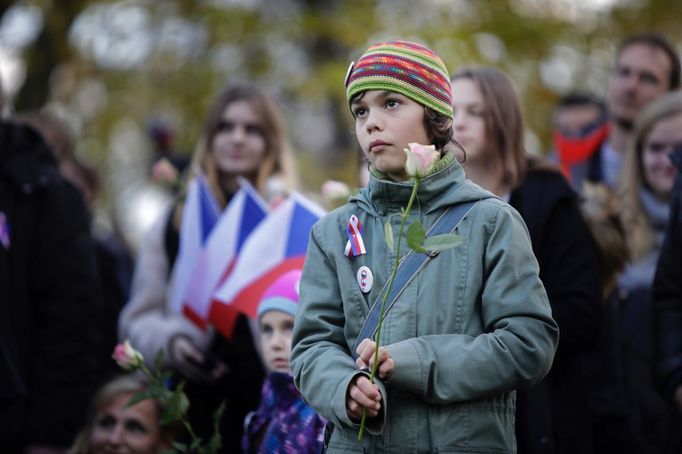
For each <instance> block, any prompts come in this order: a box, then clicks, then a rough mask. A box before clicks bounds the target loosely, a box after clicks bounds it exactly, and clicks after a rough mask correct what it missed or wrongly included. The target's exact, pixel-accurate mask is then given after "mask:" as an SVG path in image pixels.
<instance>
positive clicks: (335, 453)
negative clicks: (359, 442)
mask: <svg viewBox="0 0 682 454" xmlns="http://www.w3.org/2000/svg"><path fill="white" fill-rule="evenodd" d="M324 452H325V454H342V453H344V452H351V453H356V454H361V453H364V452H365V450H364V448H363V447H362V446H353V445H346V444H343V443H334V444H333V445H331V446H329V447H327V450H326V451H324Z"/></svg>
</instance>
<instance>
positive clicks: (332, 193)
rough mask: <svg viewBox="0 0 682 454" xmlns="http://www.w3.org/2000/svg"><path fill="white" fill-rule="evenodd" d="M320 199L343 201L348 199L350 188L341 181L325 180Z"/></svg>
mask: <svg viewBox="0 0 682 454" xmlns="http://www.w3.org/2000/svg"><path fill="white" fill-rule="evenodd" d="M322 197H324V198H325V199H328V200H334V199H344V198H347V197H350V188H349V187H348V185H347V184H346V183H342V182H341V181H336V180H327V181H325V182H324V183H322Z"/></svg>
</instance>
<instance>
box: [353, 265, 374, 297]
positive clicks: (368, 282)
mask: <svg viewBox="0 0 682 454" xmlns="http://www.w3.org/2000/svg"><path fill="white" fill-rule="evenodd" d="M355 277H356V279H357V280H358V285H359V286H360V290H362V293H369V291H370V290H372V284H374V276H373V275H372V270H370V269H369V268H367V267H366V266H361V267H360V269H358V273H357V274H356V275H355Z"/></svg>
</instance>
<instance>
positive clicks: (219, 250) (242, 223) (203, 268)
mask: <svg viewBox="0 0 682 454" xmlns="http://www.w3.org/2000/svg"><path fill="white" fill-rule="evenodd" d="M240 185H241V187H240V189H239V190H238V191H237V192H236V193H235V194H234V195H233V196H232V198H231V199H230V202H229V203H228V205H227V207H226V208H225V210H224V211H223V213H222V214H221V215H220V218H219V219H218V222H217V223H216V224H215V226H214V227H213V230H211V232H210V234H209V236H208V238H207V239H206V241H205V242H204V244H203V247H202V250H201V252H200V253H199V256H198V258H197V261H196V263H195V266H194V272H193V273H192V276H191V278H190V280H189V283H188V286H187V292H186V294H185V298H184V301H183V307H182V312H183V314H184V315H185V316H186V317H187V318H189V319H190V320H192V321H193V322H194V323H195V324H196V325H197V326H199V327H200V328H202V329H206V321H207V320H208V314H209V309H210V307H211V296H212V294H213V292H214V291H215V290H216V288H217V287H218V285H219V284H221V283H222V282H223V281H224V280H225V279H226V277H227V276H228V275H229V274H230V273H231V272H232V269H233V268H234V264H235V261H236V258H237V256H238V254H239V252H240V250H241V248H242V246H243V245H244V243H245V242H246V239H247V238H248V237H249V235H250V234H251V232H252V231H253V230H254V229H255V228H256V226H258V224H260V222H261V221H262V220H263V219H265V216H266V215H267V211H268V207H267V204H266V203H265V201H264V200H263V199H262V198H261V196H260V194H258V192H257V191H256V190H255V189H254V188H253V186H251V184H249V182H248V181H246V180H244V179H241V180H240Z"/></svg>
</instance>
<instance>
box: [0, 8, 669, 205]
mask: <svg viewBox="0 0 682 454" xmlns="http://www.w3.org/2000/svg"><path fill="white" fill-rule="evenodd" d="M15 3H17V4H32V5H38V6H39V7H40V8H42V10H43V16H44V18H45V19H44V27H43V29H42V31H41V33H40V35H39V36H38V38H37V39H36V40H35V41H34V42H33V43H32V44H31V45H30V46H28V47H27V48H25V49H24V51H23V60H24V62H25V64H26V70H27V77H26V81H25V83H24V85H23V87H22V89H21V91H20V92H19V95H18V97H17V99H16V102H15V105H16V107H17V109H18V110H24V109H28V108H37V107H40V106H42V105H44V104H46V103H48V102H50V103H51V104H52V105H53V107H54V105H57V106H58V107H61V108H62V109H64V110H65V111H67V112H68V113H69V115H71V117H73V118H75V119H76V120H77V121H76V122H75V123H77V124H80V125H82V128H81V130H80V131H81V139H82V140H81V142H80V152H81V154H85V155H87V156H88V157H89V158H90V160H91V161H92V162H94V163H95V164H97V165H99V166H101V167H103V168H104V170H106V172H105V175H107V176H108V177H109V179H110V180H113V179H116V178H118V175H119V174H121V173H126V172H127V173H131V172H134V171H136V170H138V169H139V167H140V163H143V162H144V160H141V159H140V155H145V154H146V153H147V152H148V151H149V147H148V144H146V143H145V142H144V131H145V126H146V124H147V123H148V120H149V118H150V117H152V116H156V115H161V116H163V117H164V118H166V119H167V120H168V122H169V123H170V124H171V125H172V126H173V128H174V129H175V132H176V138H177V142H178V147H179V148H180V149H181V150H186V151H187V152H189V151H190V150H192V149H193V148H194V144H195V143H196V141H197V136H198V134H199V133H200V131H201V122H202V121H203V117H204V114H205V111H206V109H207V106H208V103H209V102H210V100H211V99H212V97H213V96H214V95H215V94H216V92H217V91H218V90H219V89H220V88H222V87H223V86H224V85H225V84H226V83H228V82H235V81H250V82H253V83H257V84H260V85H262V86H264V87H265V88H266V89H267V90H268V91H269V92H271V93H272V94H274V95H275V96H276V97H277V98H278V99H279V100H280V102H281V105H282V108H283V110H284V112H285V117H286V120H287V123H288V126H289V129H290V132H291V136H292V138H293V141H294V145H295V150H296V152H297V158H298V159H297V161H298V165H299V173H300V174H301V177H302V183H303V186H304V189H307V190H311V191H317V189H318V188H319V187H320V184H321V183H322V182H323V181H324V180H325V179H327V178H335V179H340V180H344V181H346V182H348V183H349V184H351V185H354V184H355V178H356V175H357V169H358V155H359V154H358V151H357V146H356V145H355V140H354V139H353V132H352V131H353V127H352V121H351V118H350V115H349V114H348V108H347V105H346V101H345V90H344V87H343V76H344V74H345V73H346V69H347V67H348V64H349V63H350V61H351V60H352V59H354V58H357V57H359V54H360V53H361V52H362V51H363V50H364V48H365V47H366V46H367V45H368V44H370V43H371V42H375V41H377V40H381V39H397V38H403V39H411V40H416V41H422V42H424V43H425V44H427V45H429V46H430V47H432V48H434V50H436V51H437V52H438V53H439V54H440V55H441V56H442V57H443V59H444V60H445V62H446V64H447V65H448V68H449V69H450V70H451V71H454V70H455V69H456V68H457V67H459V66H461V65H464V64H487V65H494V66H497V67H499V68H501V69H503V70H504V71H506V72H508V73H509V74H510V75H511V77H512V78H513V80H514V81H515V83H516V85H517V88H518V90H519V92H520V96H521V99H522V102H523V105H524V107H525V109H524V110H525V114H526V119H527V124H528V132H529V134H528V146H529V150H530V151H532V152H538V153H542V152H545V151H546V150H547V149H548V148H549V142H550V137H549V128H550V126H551V125H550V124H549V121H548V119H549V118H551V115H550V114H551V109H552V106H553V103H554V102H555V100H556V98H557V97H558V96H559V95H561V94H563V93H565V92H567V91H569V90H571V89H576V88H580V89H587V90H590V91H593V92H594V93H595V94H597V95H603V94H604V91H605V89H606V85H607V81H608V75H609V70H610V68H611V65H612V63H613V57H614V52H615V47H616V45H617V43H618V41H619V40H620V39H621V38H622V37H624V36H625V35H627V34H629V33H632V32H635V31H643V30H656V31H660V32H662V33H665V34H667V35H668V36H669V37H670V38H671V39H672V40H673V42H680V41H681V40H682V29H680V28H679V26H678V24H677V18H679V17H682V2H671V1H669V0H620V1H617V0H572V1H566V0H479V1H476V2H472V1H469V0H423V1H420V2H414V1H413V0H374V1H366V0H346V1H343V0H278V1H277V2H269V1H263V0H210V1H209V0H204V1H192V0H165V1H163V2H150V1H144V0H107V1H105V0H97V1H88V0H60V1H58V2H57V1H47V0H21V1H20V2H15ZM6 10H7V2H3V3H2V6H0V14H2V13H3V12H4V11H6ZM0 44H1V43H0ZM58 80H66V81H68V82H69V83H64V84H62V85H63V86H65V87H67V88H68V89H64V90H55V89H54V87H53V89H52V91H50V82H52V84H53V86H54V85H55V81H58ZM454 95H455V96H457V94H456V93H455V94H454ZM142 167H144V166H143V165H142ZM142 176H143V175H142ZM122 181H127V180H125V178H123V180H122ZM117 184H118V183H117ZM121 184H122V185H123V186H122V187H123V188H126V187H128V186H132V185H131V184H130V183H121ZM110 190H112V192H113V193H114V194H116V196H117V197H119V195H120V194H124V193H126V194H127V192H126V191H123V190H122V189H120V186H116V187H110Z"/></svg>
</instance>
